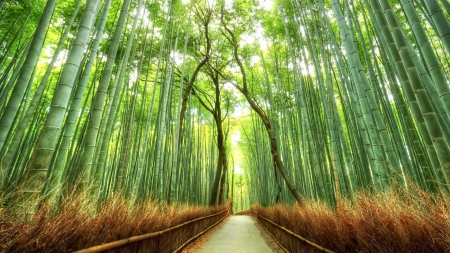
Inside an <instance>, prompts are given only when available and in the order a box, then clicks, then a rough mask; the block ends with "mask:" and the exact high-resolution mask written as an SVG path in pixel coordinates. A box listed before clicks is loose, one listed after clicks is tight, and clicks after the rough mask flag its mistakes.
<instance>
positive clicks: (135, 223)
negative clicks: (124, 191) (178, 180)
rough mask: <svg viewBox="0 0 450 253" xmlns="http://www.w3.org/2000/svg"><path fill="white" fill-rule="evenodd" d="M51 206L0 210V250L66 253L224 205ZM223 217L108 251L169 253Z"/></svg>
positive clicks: (78, 202)
mask: <svg viewBox="0 0 450 253" xmlns="http://www.w3.org/2000/svg"><path fill="white" fill-rule="evenodd" d="M227 205H229V203H228V204H227ZM53 206H54V203H48V204H44V205H42V207H41V208H39V209H38V211H36V212H35V213H34V215H33V216H32V217H31V218H28V219H27V217H26V214H27V210H26V209H29V208H30V207H23V206H22V207H17V205H14V204H13V205H9V206H8V207H7V208H4V209H0V252H72V251H75V250H80V249H84V248H88V247H92V246H96V245H100V244H103V243H108V242H112V241H116V240H120V239H125V238H128V237H131V236H136V235H141V234H146V233H151V232H156V231H160V230H164V229H167V228H170V227H173V226H175V225H178V224H181V223H184V222H187V221H190V220H193V219H195V218H200V217H203V216H207V215H211V214H215V213H217V212H219V211H221V210H224V209H225V208H226V207H227V206H217V207H199V206H186V205H171V206H166V205H164V204H158V203H155V202H153V201H146V202H144V203H142V204H139V205H138V206H135V207H131V206H130V204H129V201H126V200H125V199H124V198H122V197H114V198H110V199H108V200H107V201H105V202H104V203H103V204H102V205H101V206H100V207H98V205H97V204H96V201H89V200H88V198H83V197H78V198H74V199H71V200H70V201H66V202H65V203H64V204H62V206H61V208H60V210H59V211H58V212H56V213H51V212H50V210H53V209H54V208H53V209H52V207H53ZM225 215H227V212H224V213H222V214H220V215H217V216H214V217H211V218H207V219H205V220H201V221H198V222H194V223H192V224H189V225H187V226H184V227H181V228H179V229H176V230H174V231H171V232H168V233H165V234H163V235H161V236H157V237H155V238H150V239H147V240H144V241H142V242H140V243H134V244H131V245H125V246H122V247H119V248H116V249H113V250H110V251H108V252H173V251H174V250H175V249H177V248H178V247H179V246H180V245H182V244H183V243H184V242H185V241H187V240H188V239H189V238H191V237H193V236H194V235H196V234H197V233H200V232H202V231H203V230H205V229H206V228H207V227H209V226H211V225H212V224H214V223H215V222H217V221H218V220H220V219H221V218H223V217H224V216H225Z"/></svg>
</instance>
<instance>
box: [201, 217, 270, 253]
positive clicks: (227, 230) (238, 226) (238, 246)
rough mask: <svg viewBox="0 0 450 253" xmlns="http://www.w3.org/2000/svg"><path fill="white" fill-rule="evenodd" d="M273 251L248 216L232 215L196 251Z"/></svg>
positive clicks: (203, 252) (211, 252)
mask: <svg viewBox="0 0 450 253" xmlns="http://www.w3.org/2000/svg"><path fill="white" fill-rule="evenodd" d="M226 252H233V253H273V252H275V251H273V249H272V248H271V247H270V246H269V245H268V244H267V242H266V240H265V239H264V237H263V236H262V235H261V231H259V229H258V228H256V226H255V222H254V221H253V220H252V219H251V218H250V217H249V216H241V215H237V216H232V217H231V218H230V219H228V220H227V221H226V223H225V224H224V225H223V226H222V227H221V228H220V229H219V230H217V232H215V233H214V234H212V235H211V237H210V238H209V239H208V241H206V243H205V244H204V245H203V247H202V248H201V249H200V250H199V251H198V253H226Z"/></svg>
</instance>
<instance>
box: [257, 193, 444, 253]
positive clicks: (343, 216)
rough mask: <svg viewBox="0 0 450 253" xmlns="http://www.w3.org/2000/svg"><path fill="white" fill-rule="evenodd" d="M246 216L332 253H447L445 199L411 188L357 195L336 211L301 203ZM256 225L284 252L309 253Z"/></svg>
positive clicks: (283, 235)
mask: <svg viewBox="0 0 450 253" xmlns="http://www.w3.org/2000/svg"><path fill="white" fill-rule="evenodd" d="M251 210H252V211H256V212H258V213H259V214H260V215H262V216H264V217H266V218H268V219H270V220H272V221H273V222H275V223H277V224H279V225H280V226H283V227H285V228H287V229H289V230H291V231H293V232H294V233H296V234H298V235H300V236H302V237H304V238H306V239H307V240H310V241H312V242H314V243H316V244H319V245H320V246H322V247H324V248H327V249H330V250H333V251H336V252H383V253H384V252H450V199H449V196H448V195H446V196H444V197H436V196H432V195H430V194H427V193H425V192H423V191H420V190H417V189H413V190H410V192H408V193H398V192H395V191H390V192H387V193H383V194H378V195H368V194H362V193H361V194H359V195H357V196H356V197H355V199H353V200H343V201H342V202H341V203H340V204H339V205H338V207H337V208H336V209H331V208H329V207H328V206H327V205H325V204H321V203H317V202H311V201H309V202H307V203H305V204H304V205H302V206H298V205H295V206H287V205H276V206H274V207H269V208H263V207H261V206H252V207H251ZM259 221H260V222H261V223H262V224H263V225H264V226H265V227H266V228H267V229H268V230H269V231H270V233H272V234H273V235H274V236H275V238H276V239H277V240H278V241H279V242H280V243H281V244H282V245H283V246H284V247H285V248H286V249H288V250H289V251H290V252H315V251H316V250H315V249H313V248H311V247H310V246H307V245H306V244H305V243H303V242H301V241H299V240H298V239H296V238H294V237H293V236H291V235H288V234H287V233H285V232H283V231H281V230H280V229H278V228H277V227H276V226H274V225H271V224H270V223H269V222H267V221H265V220H264V219H262V218H259Z"/></svg>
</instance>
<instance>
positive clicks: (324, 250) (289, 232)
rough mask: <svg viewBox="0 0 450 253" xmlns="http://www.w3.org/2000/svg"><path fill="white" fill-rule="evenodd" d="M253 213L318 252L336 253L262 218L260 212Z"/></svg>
mask: <svg viewBox="0 0 450 253" xmlns="http://www.w3.org/2000/svg"><path fill="white" fill-rule="evenodd" d="M251 212H252V213H255V214H256V215H258V216H259V217H261V218H262V219H264V220H266V221H268V222H269V223H271V224H272V225H274V226H276V227H278V228H279V229H281V230H283V231H284V232H286V233H288V234H290V235H292V236H294V237H295V238H297V239H299V240H301V241H303V242H305V243H307V244H309V245H311V246H313V247H314V248H316V249H318V250H321V251H323V252H327V253H335V252H334V251H332V250H329V249H326V248H324V247H322V246H320V245H318V244H316V243H314V242H311V241H309V240H308V239H306V238H304V237H302V236H300V235H298V234H296V233H294V232H292V231H291V230H289V229H287V228H285V227H283V226H280V225H278V224H276V223H275V222H273V221H271V220H269V219H268V218H266V217H264V216H262V215H261V214H259V213H258V212H255V211H251ZM256 219H258V218H256ZM261 225H262V223H261ZM263 227H264V226H263ZM264 229H266V228H264ZM266 231H268V230H267V229H266ZM269 234H270V233H269ZM270 235H271V236H272V237H274V236H273V235H272V234H270ZM275 241H276V240H275ZM277 243H278V244H280V243H279V242H278V241H277ZM281 247H282V248H283V250H285V251H287V250H286V249H285V248H284V247H283V246H281Z"/></svg>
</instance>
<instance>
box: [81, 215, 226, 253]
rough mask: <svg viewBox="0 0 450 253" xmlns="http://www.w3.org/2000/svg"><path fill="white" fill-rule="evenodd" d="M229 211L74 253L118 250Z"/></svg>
mask: <svg viewBox="0 0 450 253" xmlns="http://www.w3.org/2000/svg"><path fill="white" fill-rule="evenodd" d="M229 211H230V208H229V207H228V208H227V209H225V210H222V211H220V212H218V213H215V214H211V215H208V216H204V217H200V218H196V219H193V220H190V221H187V222H185V223H182V224H179V225H176V226H173V227H170V228H167V229H164V230H161V231H157V232H151V233H147V234H143V235H137V236H132V237H129V238H126V239H121V240H118V241H114V242H109V243H105V244H102V245H98V246H93V247H90V248H86V249H82V250H77V251H74V252H73V253H93V252H101V251H105V250H108V249H113V248H117V247H120V246H123V245H127V244H130V243H135V242H139V241H142V240H145V239H149V238H152V237H156V236H160V235H162V234H164V233H167V232H169V231H172V230H175V229H177V228H180V227H183V226H186V225H188V224H191V223H193V222H196V221H200V220H204V219H207V218H211V217H214V216H217V215H219V214H221V213H224V212H228V214H227V215H226V216H225V217H227V216H228V215H229ZM225 217H223V218H222V219H221V220H220V221H222V220H223V219H224V218H225ZM220 221H218V222H216V223H215V224H214V225H212V226H211V227H209V228H207V229H206V230H205V231H203V232H201V233H200V234H203V233H204V232H206V231H207V230H209V229H211V228H212V227H214V226H215V225H217V224H219V222H220ZM198 236H199V235H196V236H194V237H193V238H191V239H189V240H188V241H187V242H186V243H184V244H183V245H182V246H181V247H180V248H178V249H177V250H176V251H175V252H177V251H179V250H180V249H182V248H183V247H184V246H185V245H186V244H187V243H188V242H189V241H191V240H193V239H195V238H197V237H198Z"/></svg>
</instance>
